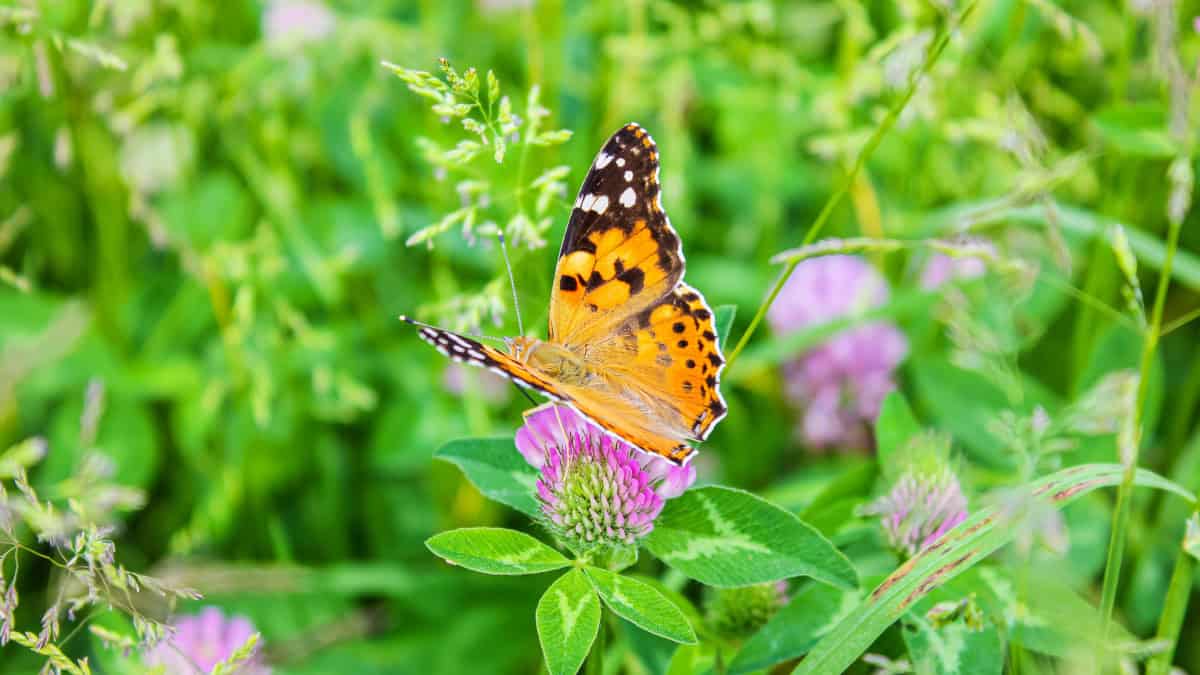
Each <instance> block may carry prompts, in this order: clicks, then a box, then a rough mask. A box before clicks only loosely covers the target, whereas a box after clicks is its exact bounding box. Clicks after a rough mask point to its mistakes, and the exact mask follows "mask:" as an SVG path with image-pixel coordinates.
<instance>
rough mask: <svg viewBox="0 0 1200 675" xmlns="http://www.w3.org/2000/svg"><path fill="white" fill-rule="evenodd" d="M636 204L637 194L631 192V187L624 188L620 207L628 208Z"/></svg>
mask: <svg viewBox="0 0 1200 675" xmlns="http://www.w3.org/2000/svg"><path fill="white" fill-rule="evenodd" d="M626 173H629V172H628V171H627V172H626ZM636 203H637V194H636V193H635V192H634V191H633V188H631V187H627V188H625V191H624V192H622V193H621V206H624V207H625V208H629V207H631V206H633V205H634V204H636Z"/></svg>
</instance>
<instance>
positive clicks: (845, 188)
mask: <svg viewBox="0 0 1200 675" xmlns="http://www.w3.org/2000/svg"><path fill="white" fill-rule="evenodd" d="M975 2H976V0H970V1H969V2H967V3H966V4H965V5H964V6H963V8H962V10H960V11H959V13H958V14H957V16H955V17H954V18H953V19H952V20H951V21H950V24H949V25H948V26H947V27H946V28H945V30H943V31H942V33H941V35H939V36H938V39H937V41H936V42H934V44H933V46H932V47H931V48H930V49H929V51H928V52H927V53H926V54H925V60H924V61H923V62H922V63H921V67H920V68H919V69H917V70H916V71H915V72H914V73H913V74H912V76H911V77H910V78H909V82H908V88H906V89H905V90H904V94H903V95H902V96H901V97H900V100H899V101H896V103H895V105H893V106H892V108H891V109H890V110H889V111H888V114H887V116H886V117H884V118H883V121H881V122H880V123H879V126H878V127H876V128H875V131H874V133H872V134H871V137H870V138H869V139H867V142H866V144H865V145H864V146H863V148H862V150H860V151H859V153H858V157H857V158H856V159H855V160H854V165H853V166H852V167H851V168H850V173H848V174H847V175H846V179H845V180H844V181H842V184H841V186H839V187H838V189H837V191H835V192H834V193H833V194H832V195H830V196H829V199H828V200H826V202H825V206H824V207H822V208H821V212H820V213H818V214H817V218H816V220H814V221H813V224H812V226H811V227H809V228H808V233H807V234H805V235H804V240H803V242H802V243H801V246H807V245H808V244H811V243H812V242H813V241H814V240H815V239H816V238H817V235H819V234H821V230H822V229H824V227H825V223H826V222H828V221H829V217H830V216H831V215H832V214H833V209H834V207H836V206H837V205H838V204H839V203H840V202H841V201H842V198H843V197H845V196H846V193H847V192H849V191H850V188H851V187H852V186H853V185H854V182H855V180H856V179H857V177H858V173H859V171H861V170H862V168H863V166H864V165H866V163H867V159H869V158H870V156H871V154H872V153H874V152H875V148H877V147H879V144H880V143H881V142H882V141H883V137H884V136H885V135H887V133H888V132H889V131H891V129H892V126H894V125H895V124H896V120H898V119H899V118H900V114H901V113H902V112H904V109H905V107H906V106H907V105H908V102H909V101H910V100H912V97H913V95H914V94H916V93H917V88H918V86H920V84H921V81H922V79H923V78H924V77H925V75H926V74H928V73H929V71H930V70H931V69H932V68H933V65H934V64H935V63H937V60H938V58H939V57H940V56H941V55H942V52H943V51H944V50H945V49H946V45H948V44H949V43H950V38H951V37H953V35H954V32H955V31H956V30H957V29H958V27H959V26H960V25H962V23H963V21H965V20H966V19H967V17H968V16H970V14H971V11H972V10H973V9H974V8H975ZM799 264H800V261H799V260H794V261H791V262H789V263H788V264H787V267H785V268H784V269H783V272H782V273H780V275H779V278H778V279H777V280H776V281H775V286H773V287H772V288H771V291H770V292H769V293H768V294H767V298H766V300H765V301H763V303H762V304H761V305H760V306H759V308H758V312H756V313H755V315H754V318H753V319H751V320H750V325H749V326H747V327H746V332H744V333H742V337H740V338H738V341H737V345H736V346H735V347H734V348H733V351H732V352H730V353H729V356H728V357H726V359H725V364H726V365H725V367H726V370H728V369H729V367H730V366H732V365H733V362H734V361H736V360H737V357H738V355H739V354H741V353H742V350H743V349H745V348H746V344H747V343H748V342H749V341H750V338H751V337H752V336H753V335H754V331H756V330H758V326H759V324H761V323H762V320H763V318H764V317H765V316H766V313H767V308H768V307H770V306H771V304H772V303H773V302H775V298H776V296H778V295H779V292H780V291H781V290H783V285H784V284H786V283H787V280H788V278H789V277H791V276H792V272H794V271H795V270H796V266H797V265H799Z"/></svg>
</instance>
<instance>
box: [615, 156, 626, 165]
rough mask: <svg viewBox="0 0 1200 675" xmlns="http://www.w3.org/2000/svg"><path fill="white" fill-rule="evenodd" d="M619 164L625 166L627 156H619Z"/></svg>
mask: <svg viewBox="0 0 1200 675" xmlns="http://www.w3.org/2000/svg"><path fill="white" fill-rule="evenodd" d="M617 166H625V158H624V157H618V158H617Z"/></svg>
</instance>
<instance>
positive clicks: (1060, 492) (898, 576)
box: [793, 464, 1195, 675]
mask: <svg viewBox="0 0 1200 675" xmlns="http://www.w3.org/2000/svg"><path fill="white" fill-rule="evenodd" d="M1123 473H1124V469H1123V468H1122V467H1121V465H1119V464H1084V465H1080V466H1073V467H1070V468H1067V469H1063V470H1062V471H1059V472H1057V473H1054V474H1052V475H1050V476H1046V477H1044V478H1041V479H1039V480H1037V481H1034V482H1032V483H1030V484H1028V485H1026V486H1024V487H1022V488H1019V489H1018V491H1017V494H1015V495H1014V494H1008V495H1006V498H1005V499H1004V500H1003V502H1002V503H1001V504H999V505H997V506H992V507H989V508H986V509H981V510H979V511H977V512H975V513H974V514H972V515H971V516H970V517H969V518H967V520H965V521H964V522H962V523H961V524H959V525H958V527H956V528H954V529H953V530H951V531H950V532H948V533H947V534H946V536H945V537H944V538H943V539H942V540H941V541H940V542H939V543H938V544H937V545H935V546H932V547H930V548H927V549H925V551H923V552H921V553H919V554H918V555H917V556H916V557H914V558H912V559H910V560H909V561H908V562H907V563H905V564H904V565H902V566H901V567H900V568H898V569H897V570H896V571H894V572H893V573H892V574H891V575H890V576H888V577H887V578H886V579H884V580H883V582H882V583H880V584H879V585H878V586H877V587H876V588H875V590H874V591H872V592H871V594H870V595H868V596H867V597H866V599H865V600H863V602H862V603H861V604H860V605H859V606H858V607H856V608H855V609H854V611H852V612H850V613H849V614H848V615H846V617H845V618H843V619H842V620H841V621H839V622H838V625H837V626H836V627H834V628H833V629H832V630H830V631H829V633H828V634H827V635H826V636H825V637H824V638H822V639H821V641H820V642H818V643H817V644H816V646H815V647H813V649H812V651H810V652H809V653H808V656H806V657H805V659H804V660H803V661H802V662H801V663H800V665H799V667H797V668H796V670H795V671H793V672H794V673H803V674H806V675H807V674H808V673H822V674H824V673H840V672H842V671H844V670H845V669H846V668H848V667H849V666H850V665H851V664H852V663H854V662H855V661H857V660H858V659H859V657H861V656H862V654H863V652H865V651H866V650H867V648H868V647H870V646H871V644H872V643H873V642H874V641H875V640H876V638H878V637H879V636H880V635H881V634H882V633H883V631H884V630H886V629H887V627H888V626H890V625H892V623H894V622H895V621H896V619H898V618H900V617H901V616H903V615H904V613H905V612H906V611H908V609H909V608H910V607H911V606H912V605H913V603H915V602H917V601H918V600H920V599H921V598H922V597H924V596H925V595H926V594H927V593H929V591H930V590H932V589H935V588H937V587H939V586H941V585H942V584H944V583H946V582H947V581H949V580H950V579H952V578H954V577H956V576H958V575H959V574H961V573H962V572H963V571H965V570H967V569H970V568H971V567H972V566H973V565H975V564H976V563H978V562H979V561H981V560H983V559H984V558H986V557H987V556H989V555H991V554H992V553H993V552H994V551H996V549H998V548H1000V547H1001V546H1003V545H1004V544H1006V543H1008V542H1009V541H1010V540H1011V539H1012V538H1013V536H1014V535H1015V534H1016V533H1017V532H1018V531H1019V530H1020V529H1021V528H1022V527H1023V526H1024V520H1025V519H1024V518H1023V515H1024V514H1026V513H1028V512H1029V511H1031V510H1033V509H1035V508H1036V507H1037V506H1038V504H1043V505H1046V506H1052V507H1055V508H1061V507H1062V506H1065V505H1066V504H1069V503H1070V502H1072V501H1074V500H1075V499H1078V498H1079V497H1081V496H1083V495H1085V494H1087V493H1089V492H1091V491H1092V490H1095V489H1097V488H1100V487H1105V486H1113V485H1117V484H1119V483H1120V482H1121V478H1122V475H1123ZM1135 482H1136V483H1137V484H1138V485H1141V486H1145V487H1155V488H1159V489H1162V490H1167V491H1169V492H1173V493H1175V494H1178V495H1180V496H1183V497H1184V498H1185V499H1188V500H1191V501H1195V497H1193V496H1192V495H1191V493H1189V492H1188V491H1187V490H1185V489H1183V488H1182V487H1180V486H1178V485H1176V484H1174V483H1172V482H1171V481H1169V480H1167V479H1165V478H1163V477H1161V476H1158V475H1157V474H1154V473H1152V472H1149V471H1145V470H1139V471H1138V472H1137V474H1136V478H1135ZM1022 507H1023V508H1022Z"/></svg>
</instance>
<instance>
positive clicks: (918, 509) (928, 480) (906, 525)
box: [864, 467, 967, 557]
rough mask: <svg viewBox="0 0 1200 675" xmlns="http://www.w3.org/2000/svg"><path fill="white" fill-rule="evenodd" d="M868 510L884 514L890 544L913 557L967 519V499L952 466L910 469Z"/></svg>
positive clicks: (882, 516) (880, 514)
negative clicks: (924, 469)
mask: <svg viewBox="0 0 1200 675" xmlns="http://www.w3.org/2000/svg"><path fill="white" fill-rule="evenodd" d="M864 513H866V514H869V515H877V516H880V517H881V519H882V525H883V530H884V533H885V534H886V535H887V538H888V543H890V544H891V545H892V547H893V548H895V549H897V550H899V551H903V552H904V553H906V554H907V555H908V556H909V557H912V556H914V555H916V554H917V553H920V552H921V551H922V550H923V549H925V548H927V547H928V546H929V545H930V544H932V543H934V542H935V541H937V540H938V539H939V538H941V536H942V535H943V534H946V533H947V532H949V531H950V530H951V529H953V528H954V526H955V525H958V524H959V523H961V522H962V521H964V520H966V519H967V498H966V497H965V496H963V492H962V487H961V486H960V485H959V483H958V477H957V476H955V475H954V472H953V471H951V470H950V469H949V468H945V467H943V468H940V469H937V470H933V471H919V470H914V469H910V470H909V471H907V472H905V473H904V475H902V476H901V477H900V479H899V480H897V481H896V483H895V485H893V486H892V489H891V491H890V492H889V493H888V494H886V495H884V496H882V497H880V498H879V499H878V500H876V501H875V502H874V503H873V504H871V505H870V506H868V507H867V508H866V509H865V510H864Z"/></svg>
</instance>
